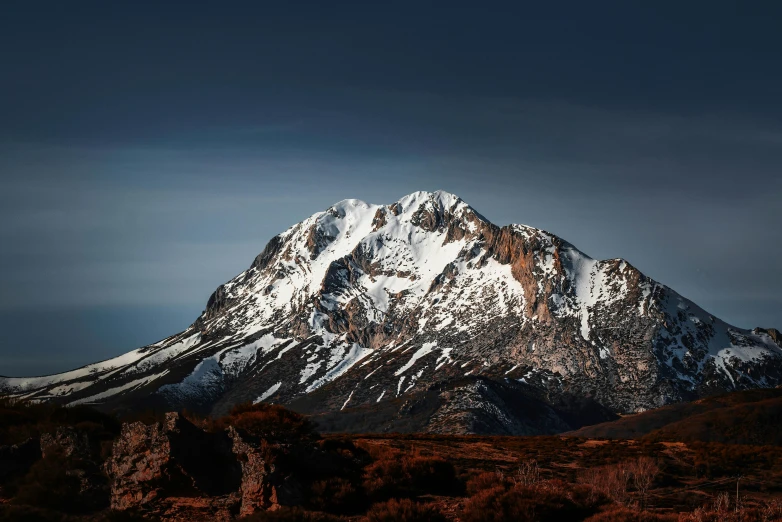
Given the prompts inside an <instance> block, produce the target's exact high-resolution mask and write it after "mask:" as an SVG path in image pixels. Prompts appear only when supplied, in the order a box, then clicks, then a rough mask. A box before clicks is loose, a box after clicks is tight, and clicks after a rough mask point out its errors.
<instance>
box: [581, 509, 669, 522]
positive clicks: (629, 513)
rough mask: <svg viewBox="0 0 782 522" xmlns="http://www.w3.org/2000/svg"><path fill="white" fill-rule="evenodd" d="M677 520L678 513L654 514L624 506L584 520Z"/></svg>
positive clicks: (628, 521) (599, 521)
mask: <svg viewBox="0 0 782 522" xmlns="http://www.w3.org/2000/svg"><path fill="white" fill-rule="evenodd" d="M678 520H679V516H678V515H671V514H665V515H663V514H655V513H649V512H648V511H635V510H632V509H630V508H627V507H625V506H614V507H613V508H611V509H607V510H605V511H603V512H601V513H598V514H597V515H593V516H591V517H589V518H587V519H586V520H585V521H584V522H677V521H678Z"/></svg>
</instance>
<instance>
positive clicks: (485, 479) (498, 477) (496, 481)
mask: <svg viewBox="0 0 782 522" xmlns="http://www.w3.org/2000/svg"><path fill="white" fill-rule="evenodd" d="M505 484H506V481H505V477H503V475H502V474H501V473H499V472H497V471H487V472H484V473H481V474H479V475H476V476H474V477H472V478H471V479H469V480H468V481H467V486H466V489H467V495H469V496H471V497H472V496H474V495H475V494H476V493H478V492H479V491H483V490H486V489H491V488H494V487H497V486H505Z"/></svg>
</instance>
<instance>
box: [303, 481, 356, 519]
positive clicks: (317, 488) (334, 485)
mask: <svg viewBox="0 0 782 522" xmlns="http://www.w3.org/2000/svg"><path fill="white" fill-rule="evenodd" d="M311 493H312V494H311V495H310V498H309V504H310V505H311V506H312V507H313V508H315V509H317V510H319V511H328V512H329V513H340V514H353V513H358V512H360V511H362V510H363V508H365V507H366V504H365V502H364V497H363V495H361V492H359V491H358V490H356V488H355V486H354V485H353V484H351V482H350V481H348V480H346V479H344V478H339V477H331V478H328V479H326V480H318V481H316V482H314V483H313V484H312V487H311Z"/></svg>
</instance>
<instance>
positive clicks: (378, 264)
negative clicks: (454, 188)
mask: <svg viewBox="0 0 782 522" xmlns="http://www.w3.org/2000/svg"><path fill="white" fill-rule="evenodd" d="M779 344H780V337H779V333H778V332H777V331H776V330H773V329H768V330H763V329H755V330H752V331H750V330H742V329H739V328H735V327H732V326H730V325H728V324H727V323H725V322H724V321H721V320H719V319H717V318H715V317H714V316H712V315H711V314H708V313H707V312H706V311H704V310H703V309H701V308H700V307H698V306H697V305H696V304H694V303H692V302H691V301H689V300H687V299H685V298H684V297H682V296H681V295H679V294H677V293H676V292H674V291H673V290H671V289H670V288H668V287H667V286H665V285H663V284H661V283H658V282H657V281H654V280H652V279H651V278H648V277H647V276H645V275H644V274H642V273H641V272H640V271H638V270H637V269H636V268H635V267H633V266H632V265H631V264H630V263H629V262H627V261H625V260H623V259H612V260H602V261H600V260H595V259H592V258H591V257H589V256H587V255H586V254H584V253H583V252H581V251H580V250H578V249H577V248H576V247H575V246H573V245H572V244H571V243H569V242H567V241H564V240H562V239H561V238H558V237H557V236H555V235H553V234H550V233H548V232H545V231H543V230H540V229H536V228H533V227H527V226H524V225H507V226H504V227H499V226H497V225H494V224H492V223H491V222H489V221H488V220H487V219H486V218H484V217H483V216H482V215H481V214H479V213H478V212H477V211H475V210H474V209H473V208H472V207H470V206H469V205H468V204H467V203H465V202H464V201H463V200H461V199H460V198H458V197H457V196H455V195H453V194H449V193H447V192H443V191H437V192H432V193H430V192H416V193H413V194H410V195H408V196H405V197H403V198H401V199H400V200H399V201H397V202H395V203H392V204H390V205H371V204H368V203H365V202H363V201H360V200H343V201H341V202H339V203H336V204H335V205H332V206H331V207H329V208H328V209H326V210H325V211H322V212H318V213H316V214H314V215H312V216H311V217H309V218H307V219H305V220H304V221H302V222H300V223H298V224H296V225H294V226H292V227H290V228H288V229H287V230H286V231H284V232H282V233H281V234H279V235H277V236H275V237H274V238H272V239H271V240H270V241H269V243H268V244H267V245H266V247H265V248H264V249H263V250H262V252H261V253H260V254H259V255H258V256H256V258H255V259H254V260H253V262H252V264H251V266H250V268H248V269H247V270H245V271H244V272H242V273H241V274H239V275H238V276H236V277H235V278H233V279H231V280H230V281H228V282H227V283H225V284H223V285H220V286H219V287H218V288H217V289H216V290H215V292H214V293H213V294H212V295H211V296H210V298H209V300H208V302H207V306H206V309H205V310H204V312H203V313H202V314H201V315H200V316H199V317H198V318H197V319H196V321H195V322H194V323H193V324H192V325H191V326H190V327H189V328H188V329H186V330H185V331H183V332H181V333H179V334H176V335H173V336H171V337H168V338H166V339H163V340H162V341H159V342H158V343H155V344H152V345H149V346H146V347H142V348H139V349H138V350H134V351H131V352H128V353H126V354H123V355H121V356H119V357H116V358H113V359H109V360H107V361H102V362H100V363H94V364H92V365H87V366H85V367H83V368H80V369H77V370H73V371H71V372H64V373H62V374H57V375H54V376H45V377H37V378H2V379H0V389H2V390H4V391H5V392H7V393H11V394H14V395H15V396H18V397H25V398H30V399H34V400H56V401H60V402H67V403H76V404H80V403H89V404H104V405H106V406H107V407H133V404H140V403H143V404H153V405H155V406H158V407H166V408H181V407H188V408H194V409H197V410H201V411H204V412H210V413H216V414H218V413H224V412H226V411H227V410H228V409H230V407H231V405H233V404H235V403H237V402H242V401H247V400H251V401H260V400H265V401H273V402H278V403H283V404H287V403H290V402H291V401H294V400H295V399H296V398H298V397H302V396H304V395H307V394H311V393H312V392H314V391H316V390H318V389H320V388H322V387H328V390H329V393H328V394H323V393H321V394H318V396H319V397H321V396H322V397H323V398H322V399H319V401H320V402H319V403H318V404H316V405H314V406H313V408H314V410H315V411H321V412H334V411H339V410H342V409H345V408H349V407H353V406H361V405H369V404H373V403H375V404H376V403H378V402H380V401H382V400H384V399H386V400H388V399H390V398H391V397H399V396H404V395H405V394H406V393H408V392H410V393H412V392H416V391H421V390H424V389H426V388H428V387H430V386H431V385H432V384H433V383H436V382H439V381H448V380H453V379H457V378H460V377H464V376H468V375H475V376H481V377H485V378H489V379H493V380H495V381H497V382H500V383H502V382H505V381H511V380H513V381H516V382H521V383H524V384H527V385H530V386H532V387H534V388H537V389H541V390H544V391H545V392H546V393H547V394H549V395H551V396H554V395H561V394H572V395H581V396H585V397H589V398H592V399H594V400H595V401H596V402H598V403H600V404H602V405H603V406H605V407H607V408H609V409H611V410H613V411H615V412H619V413H626V412H636V411H642V410H644V409H650V408H654V407H657V406H661V405H663V404H668V403H673V402H679V401H684V400H691V399H695V398H698V397H702V396H707V395H710V394H712V393H717V392H721V391H728V390H732V389H744V388H754V387H769V386H774V385H776V384H779V383H780V382H782V373H781V371H780V370H781V368H780V364H779V363H780V360H782V349H780V346H779ZM484 406H485V408H487V409H491V405H490V404H485V405H484Z"/></svg>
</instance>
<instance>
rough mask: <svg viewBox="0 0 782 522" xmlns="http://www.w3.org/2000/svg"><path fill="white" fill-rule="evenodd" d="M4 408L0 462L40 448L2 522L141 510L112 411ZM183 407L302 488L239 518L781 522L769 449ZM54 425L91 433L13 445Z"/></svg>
mask: <svg viewBox="0 0 782 522" xmlns="http://www.w3.org/2000/svg"><path fill="white" fill-rule="evenodd" d="M0 406H2V408H0V440H2V441H3V444H0V446H2V448H0V450H2V451H0V458H4V459H7V461H6V462H5V464H8V463H9V462H11V461H10V460H8V459H13V458H16V459H17V460H19V459H21V457H23V456H25V455H27V456H28V457H29V455H33V456H34V457H35V458H34V459H33V460H31V461H30V462H27V464H25V463H24V462H22V461H21V460H19V462H16V463H15V464H14V466H16V467H13V466H8V465H6V466H5V467H4V466H2V465H0V468H2V469H6V470H8V473H6V474H5V475H2V476H0V521H5V520H31V521H33V520H35V521H44V522H48V521H57V522H76V521H78V520H100V521H104V522H113V521H116V522H120V521H127V522H131V521H134V520H138V518H137V515H136V514H134V513H133V512H132V510H129V511H123V512H113V511H110V510H108V509H107V506H108V499H107V496H106V495H107V494H108V489H107V488H106V481H107V478H106V477H105V476H103V475H102V472H101V469H100V467H99V464H100V463H101V462H103V461H104V460H105V459H106V458H107V457H108V453H107V452H108V451H110V450H111V445H110V444H107V443H110V442H111V441H112V439H113V438H114V437H115V436H116V433H117V431H118V427H119V424H118V423H117V421H116V420H115V419H114V418H113V417H111V416H107V415H103V414H100V413H97V412H94V411H92V410H90V409H88V408H72V409H67V410H64V409H62V408H56V407H53V406H47V405H21V404H12V403H3V404H2V405H0ZM188 417H189V418H190V419H191V420H192V421H193V422H194V423H195V424H196V425H197V426H199V427H200V430H205V431H206V432H207V433H214V434H220V433H223V432H225V430H226V429H228V428H229V427H230V428H231V429H234V430H236V431H237V432H239V433H241V434H242V435H241V436H242V437H244V438H245V440H248V441H254V442H253V444H255V445H256V447H257V448H260V450H259V451H262V452H263V457H264V459H268V462H269V463H270V465H273V466H274V469H276V470H277V473H282V475H284V476H285V477H288V478H290V480H292V481H293V482H295V484H297V488H299V491H300V496H299V497H300V501H299V504H298V506H295V507H282V508H280V509H277V510H276V511H267V512H258V513H255V514H253V515H251V516H249V517H246V518H245V519H246V520H252V521H257V522H260V521H305V522H318V521H323V522H329V521H334V520H356V521H358V520H366V521H368V522H387V521H388V522H390V521H408V522H413V521H419V520H421V521H423V520H429V521H438V520H460V521H462V522H483V521H490V522H495V521H504V520H514V521H526V520H529V521H533V520H557V521H560V520H562V521H567V520H573V521H577V520H579V521H580V520H588V521H593V522H618V521H639V522H640V521H644V522H646V521H649V522H652V521H674V520H676V521H680V522H689V521H693V522H695V521H698V522H708V521H715V522H716V521H719V522H732V521H736V522H739V521H741V522H761V521H771V520H782V504H781V503H780V502H778V501H777V500H776V499H778V498H781V497H782V452H779V450H778V448H777V447H770V446H751V445H731V444H720V443H714V442H690V443H662V442H656V441H650V440H636V441H617V440H594V439H584V438H575V437H568V438H565V437H479V436H444V435H355V436H345V435H342V436H327V437H321V436H319V435H318V434H317V433H316V432H315V431H314V429H313V427H312V425H311V424H310V423H309V421H308V420H307V419H306V418H304V417H302V416H300V415H297V414H295V413H292V412H290V411H288V410H285V409H284V408H281V407H278V406H269V405H242V406H239V407H237V408H235V409H234V410H233V411H232V412H231V413H230V414H229V415H227V416H226V417H223V418H219V419H209V418H199V417H197V416H195V415H190V414H188ZM62 426H70V427H71V428H69V430H71V431H68V432H67V433H72V432H73V433H75V434H77V435H78V437H76V439H74V440H77V439H78V440H82V439H81V438H80V437H82V435H84V434H88V435H85V437H86V438H84V440H90V441H96V442H94V443H91V444H90V445H87V446H85V447H84V448H82V449H81V450H80V451H81V453H78V454H76V453H74V454H71V455H65V454H63V453H60V452H58V451H56V450H47V452H46V454H45V457H44V458H41V456H40V450H39V453H38V454H37V456H35V455H34V454H33V453H30V452H29V451H28V450H27V449H25V448H28V449H29V446H30V445H29V443H28V444H27V446H25V445H24V444H22V445H20V443H24V442H25V440H28V439H30V438H32V439H37V438H40V437H41V436H42V435H43V434H45V433H54V432H55V431H56V430H57V428H58V427H62ZM192 429H196V428H192ZM58 433H59V432H58ZM58 436H59V435H58ZM63 436H64V435H63ZM210 436H212V435H210ZM44 438H46V437H44ZM14 444H16V445H17V446H12V445H14ZM3 448H5V449H3ZM14 448H15V449H14ZM25 451H27V453H25ZM20 462H21V463H20ZM0 464H4V463H3V462H0ZM17 464H18V465H17ZM739 474H740V475H742V476H743V478H742V479H741V481H740V482H739V496H738V505H737V499H736V480H735V478H734V477H735V476H737V475H739ZM286 480H288V479H287V478H286ZM101 481H103V482H101ZM85 492H90V494H89V495H87V494H85ZM160 494H161V495H165V494H166V492H165V491H164V490H162V491H160ZM151 519H154V518H145V520H151Z"/></svg>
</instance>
